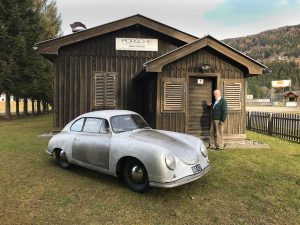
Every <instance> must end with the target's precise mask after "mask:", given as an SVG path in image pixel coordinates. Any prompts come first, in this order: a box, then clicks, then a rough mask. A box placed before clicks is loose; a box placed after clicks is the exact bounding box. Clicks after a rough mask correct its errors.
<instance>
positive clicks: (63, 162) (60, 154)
mask: <svg viewBox="0 0 300 225" xmlns="http://www.w3.org/2000/svg"><path fill="white" fill-rule="evenodd" d="M55 158H56V161H57V164H58V165H59V166H60V167H61V168H64V169H67V168H69V166H70V163H69V162H68V159H67V157H66V154H65V152H64V151H63V150H61V149H57V150H55Z"/></svg>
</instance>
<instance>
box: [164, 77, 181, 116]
mask: <svg viewBox="0 0 300 225" xmlns="http://www.w3.org/2000/svg"><path fill="white" fill-rule="evenodd" d="M163 87H164V92H163V93H164V99H163V109H164V110H165V111H183V109H184V108H183V103H184V101H183V99H184V84H183V83H178V82H172V81H165V82H164V86H163Z"/></svg>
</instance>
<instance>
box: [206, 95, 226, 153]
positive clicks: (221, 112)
mask: <svg viewBox="0 0 300 225" xmlns="http://www.w3.org/2000/svg"><path fill="white" fill-rule="evenodd" d="M213 94H214V97H215V101H214V103H213V104H211V105H210V108H211V127H210V141H209V146H210V148H212V146H214V145H215V147H216V149H217V150H221V149H223V148H224V140H223V129H224V122H225V120H226V117H227V103H226V100H225V99H224V98H222V97H221V92H220V91H219V90H214V92H213Z"/></svg>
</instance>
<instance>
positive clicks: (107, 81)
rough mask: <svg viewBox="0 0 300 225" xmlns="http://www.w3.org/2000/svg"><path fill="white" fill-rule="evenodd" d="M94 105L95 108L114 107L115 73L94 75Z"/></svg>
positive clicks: (115, 95) (97, 73)
mask: <svg viewBox="0 0 300 225" xmlns="http://www.w3.org/2000/svg"><path fill="white" fill-rule="evenodd" d="M94 84H95V86H94V88H95V93H94V96H95V97H94V103H95V106H96V107H107V108H114V107H116V97H117V94H116V73H100V72H96V73H95V81H94Z"/></svg>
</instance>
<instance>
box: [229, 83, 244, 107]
mask: <svg viewBox="0 0 300 225" xmlns="http://www.w3.org/2000/svg"><path fill="white" fill-rule="evenodd" d="M225 98H226V101H227V108H228V109H229V110H230V109H231V110H240V109H241V83H227V84H225Z"/></svg>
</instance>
